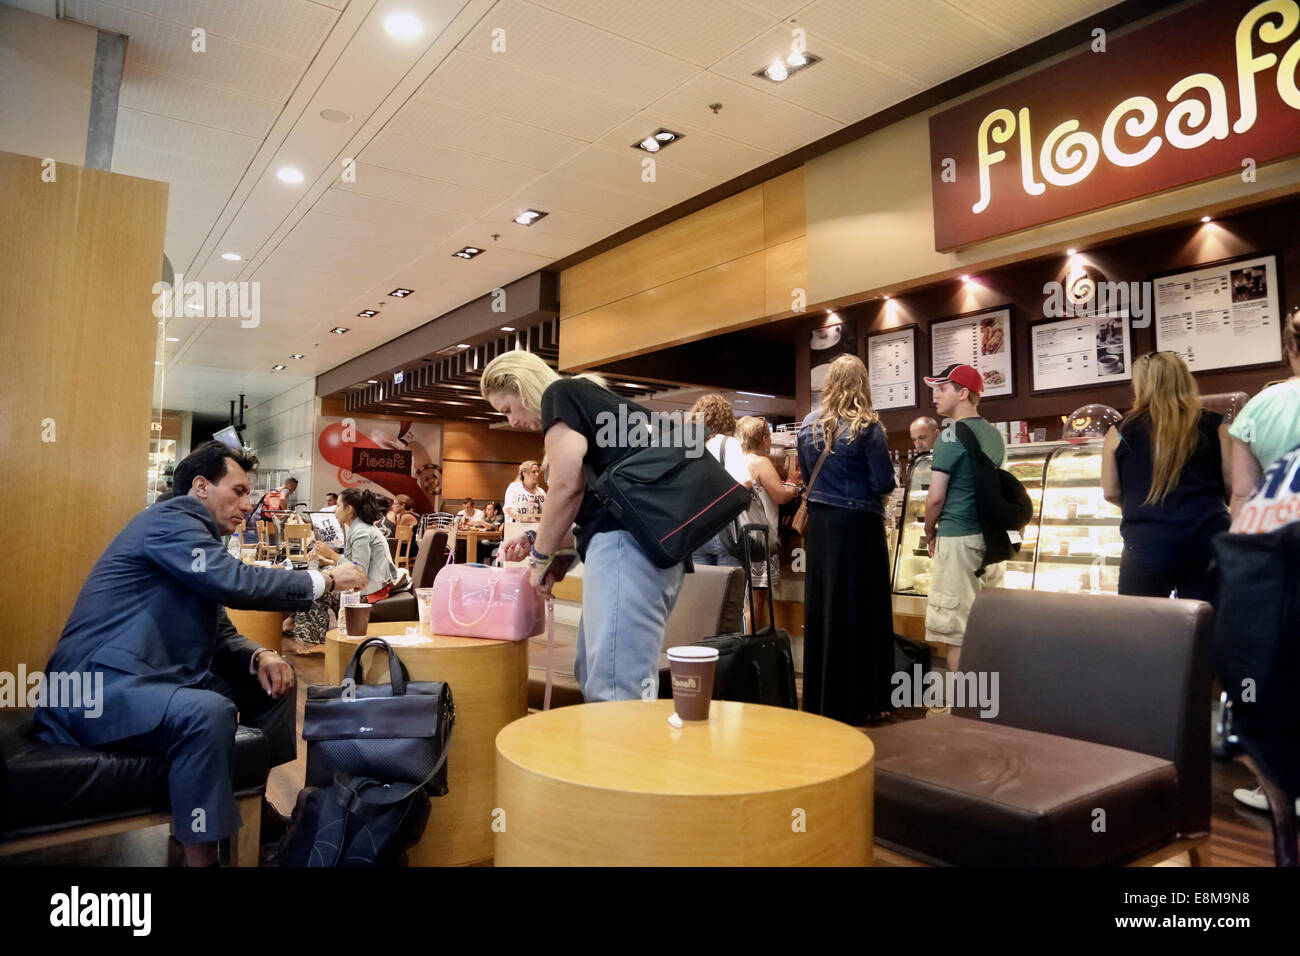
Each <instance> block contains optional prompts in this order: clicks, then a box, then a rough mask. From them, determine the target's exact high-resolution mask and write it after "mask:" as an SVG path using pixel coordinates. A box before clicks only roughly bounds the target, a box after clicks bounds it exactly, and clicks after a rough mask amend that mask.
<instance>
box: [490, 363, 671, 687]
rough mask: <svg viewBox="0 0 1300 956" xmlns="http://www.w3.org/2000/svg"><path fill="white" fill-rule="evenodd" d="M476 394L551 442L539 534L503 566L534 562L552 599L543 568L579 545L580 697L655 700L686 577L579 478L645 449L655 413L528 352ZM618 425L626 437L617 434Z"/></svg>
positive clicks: (518, 542) (521, 542)
mask: <svg viewBox="0 0 1300 956" xmlns="http://www.w3.org/2000/svg"><path fill="white" fill-rule="evenodd" d="M479 388H480V391H482V393H483V397H484V398H486V399H487V400H488V401H489V402H490V403H491V404H492V407H493V408H495V409H496V410H497V411H498V412H500V413H501V414H503V415H505V416H506V418H507V419H509V421H510V424H511V426H513V427H515V428H526V429H529V430H530V431H540V432H543V433H544V434H545V441H546V457H547V460H548V461H549V462H550V475H549V480H548V482H547V483H548V485H549V491H548V493H547V498H546V509H545V510H544V511H543V512H542V520H541V523H540V524H539V525H538V526H537V530H536V532H533V531H528V532H525V534H524V535H521V536H520V537H518V538H515V539H514V540H512V541H507V542H505V543H504V544H503V545H502V555H503V557H504V558H505V560H507V561H522V560H523V559H524V558H529V560H530V563H533V564H534V571H533V584H534V586H536V587H537V589H538V591H540V592H541V593H542V594H545V595H548V596H549V594H550V590H551V586H552V585H553V584H554V583H555V580H556V578H554V577H553V575H552V574H551V573H549V572H547V571H546V569H545V563H546V561H547V560H548V559H549V557H550V556H551V555H552V554H554V552H555V551H557V550H558V549H560V548H563V547H566V546H568V545H570V544H572V543H573V541H574V538H575V536H576V543H577V549H578V554H579V555H580V556H581V557H582V560H583V569H584V570H583V587H582V620H581V622H580V623H579V625H578V645H577V649H576V656H575V658H574V676H576V677H577V678H578V683H579V684H580V685H581V687H582V696H583V697H584V698H585V699H586V700H587V701H589V702H590V701H597V700H636V699H638V698H640V697H642V696H643V694H644V693H646V691H649V692H650V694H651V696H653V695H654V693H655V688H657V687H658V683H659V652H660V648H662V647H663V642H664V628H665V625H666V624H667V623H668V615H669V614H671V613H672V610H673V606H674V605H675V604H676V603H677V594H678V592H679V591H680V590H681V586H682V577H683V575H684V574H685V568H684V567H683V566H682V565H680V564H678V565H675V566H673V567H671V568H660V567H658V566H656V565H655V564H654V563H653V562H652V561H651V560H650V558H649V557H648V556H647V555H646V553H645V552H644V551H643V550H642V549H641V546H640V545H639V544H637V541H636V538H635V537H633V536H632V534H631V532H629V531H627V530H626V529H624V527H623V526H622V524H621V523H620V522H619V520H618V518H616V517H615V516H614V515H613V514H611V513H610V512H609V510H608V509H606V508H605V507H604V506H603V505H602V504H601V502H600V500H599V499H598V498H597V497H596V495H595V494H593V493H592V492H591V490H590V489H588V488H587V481H586V478H585V475H584V471H583V469H584V466H587V467H590V468H591V469H592V471H593V472H594V473H595V474H597V475H599V474H601V473H602V472H603V471H604V470H605V469H606V468H607V467H608V466H609V465H610V464H612V463H613V462H616V461H618V460H619V459H621V458H623V457H624V456H625V455H627V454H629V453H630V452H633V451H635V450H636V449H637V448H639V447H642V445H641V444H639V443H637V442H639V440H640V439H641V438H642V437H643V432H644V429H642V430H641V431H639V432H637V434H636V436H635V437H632V440H631V442H629V437H630V435H631V433H632V432H633V431H635V430H636V428H637V423H638V422H641V421H644V422H645V423H646V424H649V423H650V421H651V420H652V419H651V413H650V412H649V411H648V410H647V409H645V408H643V407H642V406H640V405H637V404H636V403H635V402H631V401H629V400H627V399H625V398H620V397H619V396H618V395H615V394H614V393H613V392H611V391H610V390H609V389H607V388H605V383H604V380H603V379H601V378H599V377H598V376H592V375H582V376H577V377H576V378H564V377H562V376H560V375H559V374H557V373H556V372H555V370H554V369H552V368H551V367H550V366H548V365H547V364H546V363H545V362H544V361H542V359H540V358H539V357H537V356H536V355H534V354H532V353H531V352H525V351H523V350H515V351H511V352H506V353H504V354H502V355H498V356H497V357H496V358H494V359H493V360H492V361H491V362H489V363H488V365H487V368H485V369H484V370H483V377H482V379H481V380H480V382H479ZM641 416H645V418H644V419H642V418H641ZM620 423H621V426H620ZM622 426H625V430H626V432H627V433H628V434H620V427H622ZM533 534H536V538H535V539H534V540H531V541H530V538H529V536H530V535H533Z"/></svg>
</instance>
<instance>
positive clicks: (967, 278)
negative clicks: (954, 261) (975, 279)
mask: <svg viewBox="0 0 1300 956" xmlns="http://www.w3.org/2000/svg"><path fill="white" fill-rule="evenodd" d="M961 281H962V282H970V276H962V277H961Z"/></svg>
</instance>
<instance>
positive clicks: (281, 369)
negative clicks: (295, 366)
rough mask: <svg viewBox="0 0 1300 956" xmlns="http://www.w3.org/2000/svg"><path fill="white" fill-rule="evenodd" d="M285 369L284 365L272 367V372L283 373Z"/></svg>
mask: <svg viewBox="0 0 1300 956" xmlns="http://www.w3.org/2000/svg"><path fill="white" fill-rule="evenodd" d="M284 369H285V366H283V365H272V366H271V371H272V372H283V371H284Z"/></svg>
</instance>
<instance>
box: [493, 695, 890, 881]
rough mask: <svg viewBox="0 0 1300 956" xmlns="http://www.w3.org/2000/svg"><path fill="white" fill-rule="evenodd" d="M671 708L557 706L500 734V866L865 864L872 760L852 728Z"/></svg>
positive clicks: (726, 708) (737, 710)
mask: <svg viewBox="0 0 1300 956" xmlns="http://www.w3.org/2000/svg"><path fill="white" fill-rule="evenodd" d="M672 712H673V704H672V701H670V700H657V701H650V702H646V701H640V700H632V701H614V702H609V703H598V704H582V705H579V706H574V707H561V708H558V709H556V710H552V711H549V712H546V713H539V714H533V715H531V716H528V717H525V718H523V719H522V720H517V721H515V722H514V723H513V724H511V725H510V726H509V727H507V728H505V730H503V731H501V733H500V734H499V735H498V736H497V805H498V806H499V807H500V808H501V810H502V814H501V820H500V823H499V825H498V832H497V834H496V864H497V866H870V865H871V841H872V796H873V791H872V783H873V773H874V768H873V760H874V755H875V750H874V748H873V747H872V744H871V741H870V740H868V739H867V737H866V735H865V734H863V733H861V732H860V731H857V730H854V729H853V728H852V727H849V726H848V725H847V724H842V723H839V722H838V721H834V720H829V719H827V718H825V717H819V716H816V715H814V714H805V713H802V712H800V711H795V710H785V709H784V708H780V707H763V706H759V705H756V704H740V703H734V702H731V701H718V700H715V701H713V703H712V706H711V708H710V713H709V719H708V720H707V721H699V722H687V723H686V724H685V725H684V726H683V727H682V728H681V729H680V730H676V729H674V728H673V727H672V726H671V725H669V723H668V720H667V718H668V715H669V714H671V713H672Z"/></svg>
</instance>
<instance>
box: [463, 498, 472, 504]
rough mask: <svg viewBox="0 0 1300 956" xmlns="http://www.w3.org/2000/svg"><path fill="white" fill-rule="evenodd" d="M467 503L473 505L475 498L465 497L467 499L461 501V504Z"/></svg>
mask: <svg viewBox="0 0 1300 956" xmlns="http://www.w3.org/2000/svg"><path fill="white" fill-rule="evenodd" d="M466 503H469V504H471V505H472V504H473V503H474V499H473V498H465V499H463V500H462V501H461V504H466Z"/></svg>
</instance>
